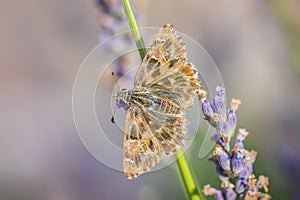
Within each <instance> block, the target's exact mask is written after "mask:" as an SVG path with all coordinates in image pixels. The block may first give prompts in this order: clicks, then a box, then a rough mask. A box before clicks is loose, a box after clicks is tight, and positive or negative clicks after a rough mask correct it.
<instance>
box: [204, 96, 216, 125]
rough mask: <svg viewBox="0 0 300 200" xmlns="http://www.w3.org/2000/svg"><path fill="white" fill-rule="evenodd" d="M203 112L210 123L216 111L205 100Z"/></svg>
mask: <svg viewBox="0 0 300 200" xmlns="http://www.w3.org/2000/svg"><path fill="white" fill-rule="evenodd" d="M202 111H203V114H204V116H205V118H206V119H207V120H208V121H210V120H211V118H212V116H213V114H214V111H213V109H212V107H211V105H210V103H209V102H208V100H207V99H205V100H204V101H203V103H202Z"/></svg>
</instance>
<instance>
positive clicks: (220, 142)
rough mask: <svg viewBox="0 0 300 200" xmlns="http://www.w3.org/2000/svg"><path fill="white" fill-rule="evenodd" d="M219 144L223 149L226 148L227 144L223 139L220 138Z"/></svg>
mask: <svg viewBox="0 0 300 200" xmlns="http://www.w3.org/2000/svg"><path fill="white" fill-rule="evenodd" d="M217 144H219V145H221V146H222V147H224V148H225V147H226V143H225V142H224V141H223V140H222V138H220V137H219V138H218V140H217Z"/></svg>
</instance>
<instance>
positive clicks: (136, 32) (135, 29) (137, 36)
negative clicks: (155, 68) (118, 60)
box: [122, 0, 146, 60]
mask: <svg viewBox="0 0 300 200" xmlns="http://www.w3.org/2000/svg"><path fill="white" fill-rule="evenodd" d="M122 3H123V7H124V10H125V13H126V16H127V18H128V20H129V26H130V29H131V32H132V35H133V38H134V41H135V43H136V46H137V48H138V50H139V53H140V56H141V58H142V60H143V58H144V57H145V55H146V49H145V44H144V40H143V38H142V35H141V32H140V29H139V26H138V24H137V22H136V19H135V16H134V13H133V11H132V7H131V4H130V1H129V0H122Z"/></svg>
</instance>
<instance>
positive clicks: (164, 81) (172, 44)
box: [134, 24, 200, 109]
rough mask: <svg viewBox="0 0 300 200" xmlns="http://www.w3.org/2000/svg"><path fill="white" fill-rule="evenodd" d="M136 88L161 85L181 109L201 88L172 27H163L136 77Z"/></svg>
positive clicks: (191, 101)
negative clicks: (171, 93) (172, 95)
mask: <svg viewBox="0 0 300 200" xmlns="http://www.w3.org/2000/svg"><path fill="white" fill-rule="evenodd" d="M134 84H135V87H137V88H138V87H147V88H149V90H150V89H151V88H152V87H157V86H163V87H164V88H166V89H167V90H170V91H172V92H173V93H175V94H176V95H177V98H178V99H179V101H180V102H181V107H182V108H183V109H186V108H189V107H191V106H192V103H193V98H194V97H195V95H196V92H197V91H198V90H199V89H200V81H199V78H198V73H197V70H196V69H195V68H194V67H193V66H192V65H191V64H190V63H188V62H187V60H186V51H185V44H184V43H183V41H182V38H181V37H180V36H179V35H177V34H176V32H175V30H174V29H173V27H172V26H171V25H168V24H167V25H165V26H164V27H162V28H161V29H160V30H159V32H158V34H157V35H156V37H155V40H154V42H153V44H152V45H151V46H150V47H149V48H148V50H147V54H146V56H145V58H144V59H143V61H142V63H141V65H140V66H139V68H138V71H137V73H136V76H135V81H134Z"/></svg>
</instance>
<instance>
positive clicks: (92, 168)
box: [0, 0, 300, 200]
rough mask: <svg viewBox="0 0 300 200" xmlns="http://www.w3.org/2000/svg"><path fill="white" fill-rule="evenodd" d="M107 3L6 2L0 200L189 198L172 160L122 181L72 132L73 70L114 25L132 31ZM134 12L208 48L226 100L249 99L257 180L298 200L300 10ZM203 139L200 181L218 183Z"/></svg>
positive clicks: (142, 8) (228, 6)
mask: <svg viewBox="0 0 300 200" xmlns="http://www.w3.org/2000/svg"><path fill="white" fill-rule="evenodd" d="M111 3H114V1H112V0H108V1H93V0H72V1H71V0H52V1H37V0H27V1H15V0H12V1H4V0H2V1H1V3H0V5H1V6H0V21H1V28H0V55H1V60H0V63H1V68H0V70H1V71H0V111H1V114H0V119H1V120H0V159H1V163H0V199H3V200H6V199H24V200H27V199H28V200H60V199H62V200H77V199H78V200H81V199H86V200H94V199H132V200H134V199H187V194H186V193H185V190H184V188H183V187H184V185H183V182H182V180H181V178H180V176H179V171H178V168H177V166H176V164H173V165H171V166H170V167H167V168H164V169H163V170H160V171H156V172H154V173H149V174H146V175H144V176H141V177H140V178H139V179H137V180H135V181H127V180H126V179H125V177H124V175H123V173H122V172H118V171H115V170H112V169H110V168H108V167H106V166H104V165H103V164H101V163H99V162H98V161H97V160H95V159H94V158H93V157H92V156H91V155H90V154H89V153H88V152H87V151H86V150H85V148H84V146H83V145H82V143H81V142H80V140H79V137H78V135H77V132H76V129H75V125H74V122H73V118H72V100H71V98H72V86H73V82H74V79H75V75H76V72H77V70H78V69H79V66H80V64H81V63H82V61H83V59H84V58H85V56H86V55H87V54H88V53H89V52H90V51H91V49H92V48H94V47H95V46H96V45H97V44H98V43H99V42H100V41H102V40H103V39H105V38H107V37H109V36H110V34H113V33H115V32H118V31H120V30H118V29H117V30H115V29H113V30H110V28H111V27H113V26H117V25H118V27H121V26H123V27H122V30H123V29H124V28H125V29H128V27H127V24H126V20H125V25H124V24H122V23H123V21H124V20H123V19H119V20H120V21H118V22H120V23H117V25H116V24H115V23H113V22H112V19H111V18H110V17H109V12H110V11H109V9H110V8H109V7H107V4H109V5H111ZM136 7H137V8H136V12H137V15H138V17H139V21H140V24H141V25H142V26H154V27H160V26H162V25H163V24H166V23H170V24H173V25H174V26H175V27H176V29H177V30H178V31H180V32H183V33H185V34H187V35H189V36H190V37H192V38H194V39H195V40H196V41H198V42H199V43H200V44H201V45H203V47H204V48H205V49H206V50H207V51H208V53H209V54H210V55H211V57H212V59H213V60H214V61H215V63H216V64H217V66H218V68H219V70H220V72H221V74H222V77H223V80H224V83H225V86H226V89H227V98H229V99H230V98H232V97H238V98H240V99H242V101H243V104H242V105H241V107H240V109H239V111H238V127H244V128H247V129H248V130H249V131H250V135H249V138H248V139H247V140H246V147H247V149H255V150H257V151H258V157H257V161H256V162H255V164H254V168H255V169H254V172H255V174H256V175H257V176H258V175H260V174H264V175H266V176H269V177H270V182H271V183H270V193H271V194H272V196H273V199H300V171H299V169H300V156H299V152H300V146H299V141H300V134H299V132H300V100H299V99H300V89H299V84H300V13H299V12H298V11H299V9H300V2H299V1H297V0H277V1H271V0H270V1H261V0H252V1H237V0H226V1H225V0H219V1H196V0H187V1H178V0H176V1H174V0H164V1H158V0H151V1H145V0H143V1H136ZM114 9H116V10H118V9H119V8H118V6H115V7H114ZM120 12H121V13H122V11H120ZM121 15H122V14H121ZM120 24H121V25H120ZM107 30H109V31H108V32H105V31H107ZM137 56H138V55H137ZM124 60H125V61H126V59H123V60H122V62H124ZM125 63H126V62H125ZM122 66H124V65H122ZM116 69H118V70H119V71H118V72H119V74H121V75H122V70H123V68H122V67H118V66H116ZM103 106H105V105H103ZM110 117H111V116H107V119H103V120H107V123H110ZM120 137H123V136H122V135H120ZM202 139H203V135H201V131H200V132H199V133H198V135H197V139H196V140H195V141H194V143H193V144H192V147H191V148H190V149H189V151H188V152H187V157H188V160H189V161H190V164H191V167H192V169H193V172H194V174H195V177H196V179H197V181H198V184H199V185H201V186H203V185H205V184H208V183H209V184H211V185H212V186H215V187H218V186H219V182H218V179H217V177H216V173H215V171H214V164H213V163H210V162H208V161H207V158H204V159H201V160H200V159H199V158H198V152H199V148H200V147H199V144H198V143H201V140H202ZM107 153H109V149H108V150H107Z"/></svg>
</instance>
